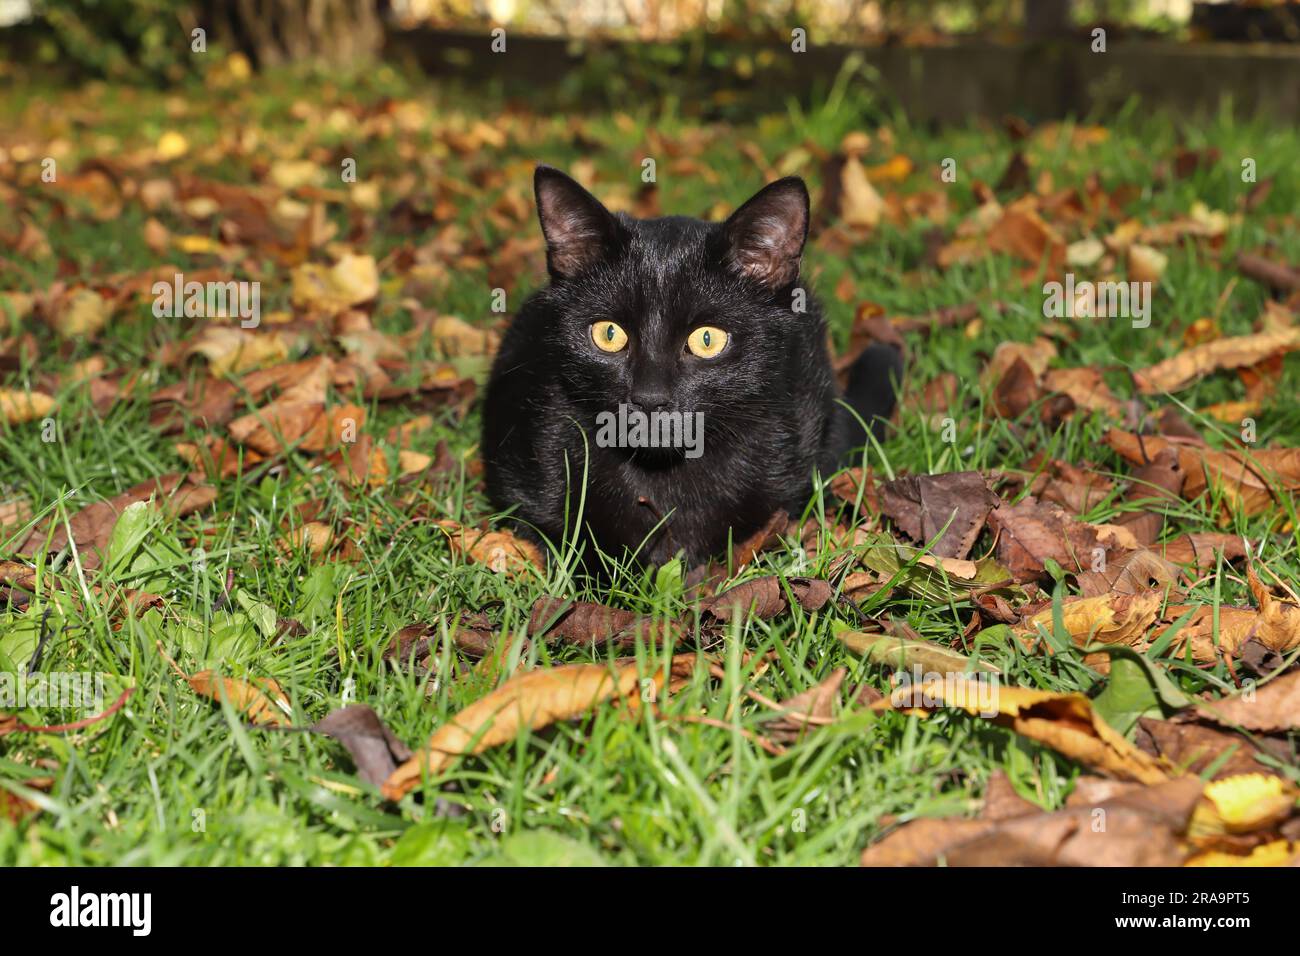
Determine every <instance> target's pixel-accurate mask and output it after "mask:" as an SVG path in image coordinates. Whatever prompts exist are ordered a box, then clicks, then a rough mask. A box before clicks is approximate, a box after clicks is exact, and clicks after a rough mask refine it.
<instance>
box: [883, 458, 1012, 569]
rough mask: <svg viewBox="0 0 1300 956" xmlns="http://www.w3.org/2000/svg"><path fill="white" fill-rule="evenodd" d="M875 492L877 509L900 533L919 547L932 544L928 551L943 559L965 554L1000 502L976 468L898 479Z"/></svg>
mask: <svg viewBox="0 0 1300 956" xmlns="http://www.w3.org/2000/svg"><path fill="white" fill-rule="evenodd" d="M879 495H880V510H881V511H882V512H883V513H884V514H885V515H887V516H888V517H889V518H890V519H891V520H892V521H893V522H894V523H895V524H896V525H898V527H899V529H900V530H901V531H902V532H903V533H904V534H906V535H907V536H908V537H909V538H911V539H912V540H913V541H914V542H916V543H917V544H920V545H922V546H927V545H931V542H933V545H932V546H930V551H931V553H933V554H935V555H938V556H939V557H945V558H965V557H966V555H968V554H969V553H970V550H971V548H972V547H974V546H975V539H976V538H978V537H979V533H980V531H982V530H983V529H984V522H985V520H986V519H987V518H988V514H989V512H990V511H991V510H993V508H994V506H996V505H997V504H998V503H999V502H998V496H997V495H995V494H993V492H991V491H989V489H988V485H987V484H986V483H985V481H984V476H983V475H981V474H980V473H979V472H977V471H959V472H949V473H947V474H940V475H915V476H908V477H906V478H899V479H897V480H895V481H889V482H886V483H885V484H883V485H881V486H880V489H879ZM940 531H942V532H943V534H942V536H939V532H940ZM936 538H937V539H938V540H936Z"/></svg>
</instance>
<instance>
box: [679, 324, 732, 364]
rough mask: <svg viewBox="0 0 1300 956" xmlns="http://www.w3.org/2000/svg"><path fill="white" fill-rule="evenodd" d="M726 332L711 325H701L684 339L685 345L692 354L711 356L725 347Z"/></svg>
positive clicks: (702, 356) (703, 356)
mask: <svg viewBox="0 0 1300 956" xmlns="http://www.w3.org/2000/svg"><path fill="white" fill-rule="evenodd" d="M727 338H728V336H727V333H726V332H724V331H722V329H719V328H715V327H714V326H712V325H701V326H700V327H699V328H698V329H696V330H695V331H694V332H692V333H691V337H690V338H688V339H687V340H686V347H687V348H689V349H690V350H691V354H692V355H698V356H699V357H700V358H713V357H714V356H715V355H717V354H718V353H719V352H721V351H722V350H723V349H724V348H726V347H727Z"/></svg>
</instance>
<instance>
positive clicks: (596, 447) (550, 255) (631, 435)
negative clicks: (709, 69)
mask: <svg viewBox="0 0 1300 956" xmlns="http://www.w3.org/2000/svg"><path fill="white" fill-rule="evenodd" d="M534 189H535V192H536V197H537V209H538V215H539V218H540V219H541V224H542V232H543V233H544V234H545V236H546V248H547V252H546V261H547V268H548V270H549V272H550V275H551V284H550V286H549V287H548V288H546V289H543V290H542V291H540V292H538V293H536V294H535V295H533V296H532V297H531V298H529V299H528V301H527V302H525V303H524V306H523V308H522V310H521V311H520V313H519V314H518V316H516V318H515V320H514V322H513V323H512V324H511V326H510V329H509V330H508V331H507V332H506V334H505V338H504V341H503V342H502V345H501V350H500V352H499V353H498V354H497V357H496V361H495V363H494V365H493V367H492V375H491V380H490V381H489V384H488V390H487V400H486V407H485V410H484V426H483V447H482V453H483V461H484V465H485V467H486V479H487V489H488V494H489V496H490V497H491V499H492V503H493V505H494V506H495V507H497V508H499V509H501V510H506V509H514V511H513V513H514V515H515V517H516V519H518V521H520V522H521V523H523V524H524V526H525V527H531V528H532V529H535V530H536V531H539V532H541V533H542V534H543V535H545V536H546V537H547V538H549V539H550V540H551V541H552V542H553V543H555V544H557V545H558V544H559V543H560V542H561V541H562V540H564V539H565V536H566V534H568V535H572V534H574V531H575V529H576V530H577V532H578V534H579V540H581V541H582V542H583V543H584V545H585V546H586V560H587V565H588V567H589V568H591V567H594V566H595V564H594V562H593V561H592V554H591V545H593V544H594V545H595V546H597V547H598V548H599V549H600V550H601V551H602V552H604V553H605V554H607V555H611V556H614V557H623V556H624V554H625V551H627V552H635V553H636V556H637V559H638V560H639V561H640V562H641V563H643V564H648V565H654V564H659V563H662V562H664V561H666V560H669V559H670V558H672V557H673V555H674V554H675V553H676V552H677V551H679V550H682V551H684V552H685V557H686V560H687V561H688V562H689V564H690V565H693V564H696V563H698V562H700V561H703V560H705V559H707V558H708V557H710V556H712V555H715V554H718V553H720V552H721V551H723V549H725V547H726V545H727V541H728V536H729V534H730V535H731V536H732V537H733V539H734V540H737V541H739V540H741V539H742V538H744V537H745V536H747V535H749V534H750V533H752V532H754V531H755V530H757V529H758V528H759V527H760V526H761V525H762V524H763V522H764V521H766V520H767V518H769V517H770V516H771V515H772V513H773V512H774V511H776V510H777V509H781V508H784V509H786V510H787V511H789V512H791V513H798V512H800V511H801V510H802V509H803V507H804V505H805V503H806V502H807V500H808V496H809V494H810V490H811V480H812V475H813V470H814V468H817V469H820V470H821V471H822V472H823V473H824V474H829V473H830V472H833V471H834V470H835V469H836V468H838V467H840V465H841V463H842V462H843V461H844V460H845V458H846V456H847V454H848V453H849V452H850V451H851V450H852V449H853V448H855V447H860V446H861V445H862V444H863V443H864V441H865V438H866V435H865V432H864V431H863V429H862V427H861V425H859V424H858V422H857V420H856V419H855V418H854V416H853V415H852V414H851V413H850V412H849V410H848V409H847V408H845V407H844V406H843V405H841V404H840V403H839V402H838V401H837V399H839V398H841V397H842V398H843V400H844V402H845V403H847V405H848V406H850V407H851V408H852V409H853V410H854V411H855V412H856V413H857V415H858V416H860V417H861V418H862V419H863V420H864V421H866V422H868V423H873V422H874V423H875V426H873V427H877V426H878V425H880V424H883V419H884V418H886V417H887V416H888V415H889V414H890V412H891V410H892V409H893V405H894V383H895V382H896V381H897V380H898V378H899V377H900V375H901V371H902V363H901V357H900V356H899V354H898V352H897V351H896V350H895V349H893V348H889V347H886V346H873V347H872V348H871V349H869V350H868V351H867V352H866V353H864V354H863V356H862V357H861V358H860V359H859V360H858V362H857V364H856V365H855V366H854V368H853V370H852V373H851V376H850V384H849V388H848V392H847V394H846V395H844V396H840V395H839V394H838V392H837V389H836V387H835V382H834V377H833V374H832V370H831V361H830V355H829V354H828V352H827V345H826V326H825V324H824V322H823V321H822V316H821V311H820V309H819V308H818V306H817V304H816V302H815V301H814V299H813V298H812V296H811V294H809V293H808V292H807V291H806V290H804V289H803V288H802V287H801V286H800V284H799V260H800V257H801V255H802V252H803V246H804V240H805V239H806V237H807V234H808V216H809V208H808V190H807V188H806V187H805V186H804V184H803V181H802V180H801V179H797V178H793V177H791V178H786V179H781V180H778V181H776V182H774V183H771V184H770V185H768V186H767V187H765V188H764V189H762V190H761V191H759V192H758V193H757V194H756V195H755V196H754V197H753V198H752V199H750V200H749V201H748V202H747V203H745V204H744V205H743V206H741V207H740V209H738V210H737V211H736V212H735V213H733V214H732V216H731V218H729V219H728V220H727V221H726V222H724V223H710V222H704V221H702V220H699V219H691V218H688V217H685V216H666V217H664V218H661V219H641V220H639V219H634V218H632V217H630V216H627V215H623V214H619V215H614V214H612V213H610V212H609V211H608V210H607V209H605V207H604V206H602V205H601V204H600V202H599V201H598V200H597V199H596V198H595V197H594V196H592V195H591V194H590V193H588V192H587V191H586V190H585V189H583V188H582V187H581V186H579V185H578V184H577V183H576V182H574V181H573V180H572V179H570V178H569V177H568V176H566V175H564V174H563V173H561V172H560V171H559V170H556V169H552V168H551V167H549V166H539V167H538V168H537V172H536V176H535V179H534ZM620 406H621V407H620ZM638 426H640V427H639V429H638ZM699 426H702V435H701V430H700V428H699ZM656 439H659V440H656ZM665 446H667V447H665ZM688 566H689V565H688Z"/></svg>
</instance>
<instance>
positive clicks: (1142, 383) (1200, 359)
mask: <svg viewBox="0 0 1300 956" xmlns="http://www.w3.org/2000/svg"><path fill="white" fill-rule="evenodd" d="M1295 349H1300V327H1296V328H1289V329H1275V330H1270V331H1267V332H1257V333H1255V334H1253V335H1238V336H1233V337H1230V338H1223V339H1216V340H1215V341H1213V342H1206V343H1205V344H1203V345H1197V346H1195V347H1193V348H1190V349H1187V350H1186V351H1184V352H1180V353H1179V354H1177V355H1175V356H1174V357H1173V358H1169V359H1165V360H1164V361H1163V362H1159V363H1157V364H1156V365H1152V366H1150V367H1148V368H1144V369H1138V370H1137V371H1135V372H1134V373H1133V377H1134V380H1135V381H1136V382H1137V386H1138V390H1139V391H1140V392H1142V393H1143V394H1144V395H1153V394H1158V393H1161V392H1177V391H1179V390H1181V389H1184V388H1186V387H1187V386H1188V385H1191V384H1192V383H1193V382H1195V381H1197V380H1198V379H1202V378H1204V377H1205V376H1206V375H1209V374H1211V373H1212V372H1217V371H1219V370H1221V369H1228V368H1244V367H1249V366H1252V365H1258V364H1259V363H1260V362H1263V361H1264V360H1266V359H1268V358H1271V357H1272V356H1274V355H1279V354H1283V353H1286V352H1291V351H1294V350H1295Z"/></svg>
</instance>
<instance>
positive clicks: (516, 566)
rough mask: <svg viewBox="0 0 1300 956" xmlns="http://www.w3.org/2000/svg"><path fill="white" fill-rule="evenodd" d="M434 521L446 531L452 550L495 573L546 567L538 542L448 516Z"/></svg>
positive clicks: (517, 571)
mask: <svg viewBox="0 0 1300 956" xmlns="http://www.w3.org/2000/svg"><path fill="white" fill-rule="evenodd" d="M437 525H438V527H440V528H442V529H443V530H444V531H445V532H446V533H447V540H448V541H449V542H450V543H451V549H452V551H453V552H455V553H456V554H460V555H464V556H466V557H468V558H469V559H470V560H471V561H475V562H477V563H479V564H482V565H484V566H485V567H486V568H487V569H488V570H489V571H492V572H494V573H496V574H509V575H512V576H518V575H521V574H525V573H528V572H529V571H541V570H543V569H544V568H545V567H546V565H545V562H544V560H543V558H542V552H541V551H540V550H538V548H537V545H535V544H533V543H532V542H531V541H527V540H525V539H523V538H519V537H516V536H515V535H514V534H512V533H511V532H509V531H481V530H479V529H477V528H466V527H464V526H463V525H461V524H459V523H457V522H455V521H451V520H449V519H444V520H442V521H439V522H437Z"/></svg>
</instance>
